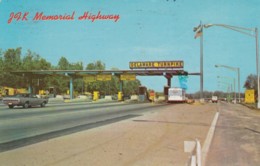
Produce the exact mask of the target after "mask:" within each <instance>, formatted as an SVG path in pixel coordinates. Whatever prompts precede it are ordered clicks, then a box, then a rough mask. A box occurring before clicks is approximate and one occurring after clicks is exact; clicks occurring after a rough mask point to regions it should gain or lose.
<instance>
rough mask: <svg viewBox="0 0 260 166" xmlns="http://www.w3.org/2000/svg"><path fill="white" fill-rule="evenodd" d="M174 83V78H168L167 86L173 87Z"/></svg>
mask: <svg viewBox="0 0 260 166" xmlns="http://www.w3.org/2000/svg"><path fill="white" fill-rule="evenodd" d="M171 84H172V78H171V77H170V78H167V86H169V87H171Z"/></svg>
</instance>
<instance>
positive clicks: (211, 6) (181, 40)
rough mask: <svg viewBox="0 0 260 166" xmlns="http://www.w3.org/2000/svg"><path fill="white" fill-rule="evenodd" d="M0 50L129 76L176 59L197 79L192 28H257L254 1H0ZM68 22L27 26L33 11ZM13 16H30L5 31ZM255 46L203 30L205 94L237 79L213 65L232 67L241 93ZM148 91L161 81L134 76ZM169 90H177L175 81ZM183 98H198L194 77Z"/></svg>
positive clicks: (258, 9) (259, 12)
mask: <svg viewBox="0 0 260 166" xmlns="http://www.w3.org/2000/svg"><path fill="white" fill-rule="evenodd" d="M0 11H1V12H0V24H1V31H0V36H1V38H0V48H1V49H2V50H6V49H8V48H16V47H22V48H23V55H25V53H26V51H27V50H28V49H30V50H31V51H33V52H36V53H38V54H39V55H40V56H41V57H43V58H45V59H46V60H47V61H49V62H51V63H52V64H53V65H57V63H58V61H59V59H60V58H61V57H62V56H64V57H66V58H67V59H68V60H69V61H70V62H71V63H73V62H78V61H82V62H83V64H84V65H87V64H88V63H91V62H94V61H97V60H101V61H102V62H104V63H105V64H106V69H111V68H113V67H116V68H119V69H129V66H128V65H129V62H130V61H164V60H183V61H184V66H185V67H184V69H185V70H186V71H188V72H199V69H200V67H199V57H200V40H199V39H194V32H193V27H195V26H197V25H199V23H200V21H202V22H203V23H204V24H208V23H221V24H228V25H234V26H241V27H247V28H255V27H260V26H259V24H260V20H259V18H260V1H259V0H250V1H248V0H196V1H192V0H176V1H173V0H168V1H167V0H109V1H107V0H99V1H97V0H76V1H70V0H55V1H54V0H52V1H51V0H45V1H34V0H27V1H20V0H12V1H8V0H1V2H0ZM73 11H75V20H73V21H33V17H34V16H35V14H36V13H37V12H44V14H45V15H64V14H71V13H72V12H73ZM85 11H86V12H90V13H92V14H97V13H98V11H101V14H113V15H119V16H120V19H119V20H118V21H117V22H114V21H113V20H109V21H108V20H96V21H95V22H91V21H89V20H85V21H79V20H77V18H78V17H79V16H81V15H83V14H84V12H85ZM12 12H15V13H16V12H23V13H24V12H29V15H28V16H27V18H28V21H18V22H16V21H13V22H12V23H10V24H8V23H7V22H8V19H9V16H10V14H11V13H12ZM255 54H256V53H255V39H254V38H253V37H249V36H246V35H243V34H240V33H238V32H234V31H231V30H229V29H225V28H223V27H211V28H208V29H204V90H209V91H215V90H224V91H225V90H226V89H225V88H223V87H219V86H218V83H217V82H218V79H217V76H225V77H236V73H235V72H234V71H231V70H228V69H225V68H215V67H214V65H215V64H222V65H228V66H232V67H239V68H240V70H241V91H243V88H242V87H243V83H244V81H245V79H246V77H247V75H249V74H251V73H252V74H255V73H256V60H255V59H256V55H255ZM138 79H140V80H141V82H142V83H143V84H144V85H146V86H147V87H148V88H150V89H155V90H156V91H162V90H163V86H164V85H166V83H167V81H166V79H165V78H163V77H138ZM172 86H176V87H178V86H179V82H178V78H173V79H172ZM187 86H188V92H196V91H199V87H200V86H199V77H198V76H189V78H188V83H187Z"/></svg>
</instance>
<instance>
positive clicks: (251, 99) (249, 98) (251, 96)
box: [245, 89, 255, 104]
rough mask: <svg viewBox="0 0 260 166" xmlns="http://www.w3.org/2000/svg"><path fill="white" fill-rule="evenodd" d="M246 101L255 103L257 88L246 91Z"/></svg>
mask: <svg viewBox="0 0 260 166" xmlns="http://www.w3.org/2000/svg"><path fill="white" fill-rule="evenodd" d="M245 103H247V104H252V103H255V90H254V89H248V90H246V91H245Z"/></svg>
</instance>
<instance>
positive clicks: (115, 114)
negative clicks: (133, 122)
mask: <svg viewBox="0 0 260 166" xmlns="http://www.w3.org/2000/svg"><path fill="white" fill-rule="evenodd" d="M164 105H165V104H160V105H156V106H154V105H151V104H149V103H144V104H126V103H76V104H75V103H74V104H72V103H70V104H67V103H64V104H50V105H47V107H44V108H40V107H35V108H29V109H23V108H22V107H15V108H14V109H9V108H7V107H3V106H1V107H0V152H1V151H6V150H11V149H14V148H17V147H21V146H25V145H29V144H32V143H36V142H40V141H44V140H47V139H50V138H54V137H58V136H62V135H66V134H71V133H75V132H79V131H82V130H86V129H90V128H94V127H97V126H101V125H105V124H109V123H114V122H117V121H121V120H124V119H128V118H133V117H137V116H140V115H142V114H143V113H144V112H147V111H149V112H152V111H155V108H156V107H161V106H164Z"/></svg>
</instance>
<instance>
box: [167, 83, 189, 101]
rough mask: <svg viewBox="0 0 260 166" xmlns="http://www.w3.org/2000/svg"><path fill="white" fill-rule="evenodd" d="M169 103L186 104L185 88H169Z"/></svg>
mask: <svg viewBox="0 0 260 166" xmlns="http://www.w3.org/2000/svg"><path fill="white" fill-rule="evenodd" d="M168 102H170V103H173V102H179V103H184V102H186V91H185V89H183V88H177V87H174V88H169V89H168Z"/></svg>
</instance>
